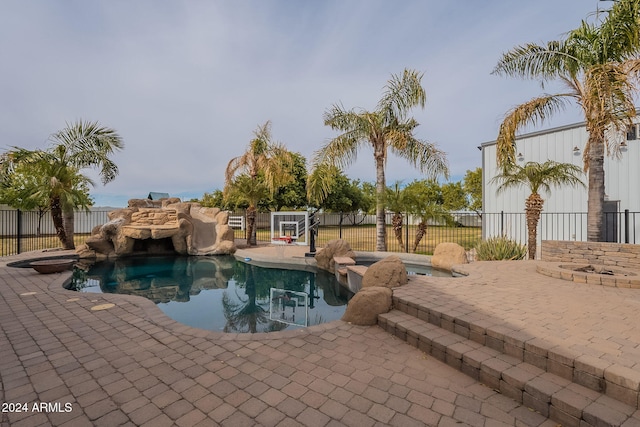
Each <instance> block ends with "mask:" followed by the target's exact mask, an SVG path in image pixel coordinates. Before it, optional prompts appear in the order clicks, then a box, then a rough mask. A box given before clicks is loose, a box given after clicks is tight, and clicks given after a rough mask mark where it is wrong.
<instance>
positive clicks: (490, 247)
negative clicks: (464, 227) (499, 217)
mask: <svg viewBox="0 0 640 427" xmlns="http://www.w3.org/2000/svg"><path fill="white" fill-rule="evenodd" d="M526 255H527V246H526V245H521V244H519V243H518V242H516V241H514V240H510V239H508V238H506V237H504V236H501V237H492V238H489V239H487V240H484V241H482V242H480V243H479V244H478V246H476V259H477V260H478V261H499V260H517V259H524V258H525V257H526Z"/></svg>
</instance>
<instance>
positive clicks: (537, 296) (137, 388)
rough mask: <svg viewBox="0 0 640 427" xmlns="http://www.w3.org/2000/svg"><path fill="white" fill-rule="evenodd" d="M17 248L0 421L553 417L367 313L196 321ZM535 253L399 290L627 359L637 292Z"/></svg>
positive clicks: (231, 422) (1, 341) (632, 349)
mask: <svg viewBox="0 0 640 427" xmlns="http://www.w3.org/2000/svg"><path fill="white" fill-rule="evenodd" d="M269 251H272V252H269ZM275 253H276V252H275V251H274V250H273V249H265V248H261V249H259V250H257V251H256V252H255V254H256V256H257V255H258V254H260V255H261V256H270V254H271V255H274V254H275ZM291 255H292V254H291V253H289V254H287V255H286V256H291ZM28 256H30V255H24V256H23V257H28ZM293 256H296V254H295V253H294V254H293ZM16 259H17V258H15V257H14V258H11V259H8V258H7V259H2V265H1V266H0V379H1V382H0V401H1V402H3V404H4V405H5V406H4V407H3V409H5V410H6V412H5V411H3V412H2V414H1V418H0V420H1V422H2V426H5V425H7V426H8V425H11V426H39V425H56V426H58V425H64V426H83V425H87V426H90V425H104V426H115V425H148V426H164V425H166V426H171V425H178V426H193V425H202V426H211V425H223V426H227V425H228V426H246V425H265V426H270V425H274V426H275V425H282V426H287V425H304V426H329V425H351V426H373V425H379V426H383V425H398V426H411V425H439V426H446V425H457V426H459V425H479V426H499V425H545V426H555V425H556V424H557V423H555V422H552V421H550V420H548V419H546V418H545V417H544V416H542V415H540V414H539V413H536V412H535V411H533V410H530V409H528V408H527V407H526V406H523V405H522V404H520V403H518V402H516V401H514V400H513V399H511V398H509V397H507V396H505V395H503V394H500V393H497V392H496V391H494V390H492V389H491V388H489V387H487V386H485V385H483V384H481V383H480V382H478V381H476V380H474V379H473V378H471V377H469V376H467V375H465V374H463V373H461V372H460V371H458V370H456V369H454V368H452V367H451V366H449V365H447V364H445V363H442V362H441V361H439V360H437V359H435V358H434V357H432V356H429V355H426V354H425V353H423V352H421V351H420V350H418V349H417V348H415V347H413V346H411V345H409V344H407V343H406V342H404V341H402V340H400V339H398V338H397V337H395V336H393V335H391V334H389V333H387V332H386V331H384V330H383V329H381V328H380V327H378V326H373V327H361V326H354V325H350V324H347V323H344V322H341V321H335V322H331V323H328V324H325V325H319V326H314V327H311V328H307V329H303V330H298V331H285V332H275V333H270V334H253V335H251V334H223V333H216V332H210V331H204V330H199V329H195V328H191V327H188V326H185V325H182V324H179V323H177V322H175V321H173V320H171V319H169V318H168V317H166V316H165V315H164V314H163V313H162V312H161V311H160V310H159V309H158V308H157V307H155V305H154V304H153V303H152V302H151V301H148V300H146V299H143V298H140V297H131V296H124V295H112V294H109V295H106V294H84V293H74V292H70V291H67V290H64V289H63V288H62V284H63V283H64V282H65V281H66V279H67V278H68V277H69V273H60V274H54V275H40V274H38V273H36V272H34V271H32V270H30V269H20V268H9V267H6V266H5V264H6V262H8V261H13V260H16ZM531 266H532V264H530V263H527V262H518V263H509V264H504V263H474V264H471V265H469V266H468V267H466V268H467V269H469V270H470V273H472V275H471V276H470V277H468V278H458V279H436V278H429V279H412V282H411V283H410V285H408V286H407V287H406V289H405V288H403V290H402V292H404V293H405V296H406V295H410V296H411V298H414V299H416V301H421V300H424V301H425V302H426V301H429V302H430V304H436V305H437V304H439V305H441V306H443V307H444V306H446V307H447V310H450V311H454V312H458V313H461V314H465V315H467V316H470V317H471V318H473V319H476V320H480V317H481V316H482V319H485V320H486V321H487V322H488V323H487V325H489V326H496V325H498V324H503V325H507V326H509V327H511V326H513V327H514V328H511V329H517V330H518V331H521V332H522V331H524V332H527V333H530V334H532V335H536V336H540V337H543V338H545V339H548V340H550V341H551V342H552V343H556V345H558V346H566V347H567V348H568V349H570V350H572V351H577V352H582V353H584V354H588V355H591V356H593V357H597V358H601V359H602V360H606V361H610V362H612V363H613V361H615V363H619V364H620V365H622V366H624V367H627V368H629V369H630V370H632V371H635V370H637V368H638V367H637V366H636V363H637V362H640V356H638V344H640V334H638V333H637V329H636V328H635V327H634V324H633V323H634V322H633V320H634V319H636V318H637V316H636V313H637V307H638V304H639V303H640V292H637V291H634V290H628V289H627V290H624V289H610V288H603V287H597V289H595V288H596V287H595V286H587V285H577V284H575V283H572V282H564V281H560V280H557V279H552V278H549V277H544V276H539V275H536V276H533V278H530V277H529V276H530V274H529V273H530V271H529V270H530V268H532V267H531ZM533 268H534V267H533ZM534 270H535V268H534ZM452 280H454V281H455V283H454V284H452V283H450V282H451V281H452ZM420 281H428V282H429V284H425V283H418V282H420ZM636 293H637V295H636ZM577 295H580V298H578V297H577ZM583 296H584V298H585V299H581V298H583ZM102 304H114V306H113V307H111V308H107V309H104V310H98V311H94V310H92V308H95V307H96V306H100V305H102ZM474 316H475V317H474ZM492 322H493V323H492ZM516 327H517V328H516ZM511 329H510V330H511ZM10 403H13V404H15V403H26V404H27V411H24V412H16V408H15V407H13V406H12V407H9V404H10ZM34 403H38V404H40V403H51V404H53V403H58V404H60V405H59V406H55V405H49V407H47V408H43V411H42V412H38V411H35V410H34V407H33V405H34ZM66 403H69V404H70V408H65V404H66ZM39 408H40V407H39V406H38V407H37V408H36V409H39ZM67 409H70V410H67ZM9 410H11V411H9ZM629 425H631V424H629Z"/></svg>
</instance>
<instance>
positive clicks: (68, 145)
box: [3, 120, 124, 249]
mask: <svg viewBox="0 0 640 427" xmlns="http://www.w3.org/2000/svg"><path fill="white" fill-rule="evenodd" d="M49 141H50V142H51V147H50V148H49V149H48V150H27V149H24V148H19V147H13V149H12V150H11V151H10V152H9V153H8V156H7V158H8V159H9V162H8V163H6V164H3V169H5V170H7V168H8V169H12V168H14V167H18V166H19V165H23V166H25V167H27V168H31V170H32V171H34V173H35V171H37V173H38V174H42V175H41V177H43V178H44V179H42V180H41V181H42V182H43V186H42V187H41V188H40V190H39V191H37V192H35V193H34V194H33V197H34V198H40V197H43V196H45V197H47V198H48V199H49V207H50V210H51V217H52V220H53V224H54V227H55V229H56V234H57V236H58V239H59V240H60V242H61V243H62V245H63V247H64V249H74V248H75V244H74V241H73V235H74V210H75V209H77V208H87V207H88V206H89V205H90V204H91V200H90V198H89V197H88V195H87V194H88V192H87V189H88V185H89V184H91V185H93V181H91V180H90V179H89V178H87V177H86V176H84V175H82V173H81V171H82V170H83V169H86V168H98V169H99V174H100V177H101V180H102V183H103V184H107V183H108V182H110V181H112V180H113V179H115V177H116V176H117V175H118V167H117V166H116V164H115V163H114V162H113V161H112V160H111V158H110V156H111V155H112V154H113V153H115V152H116V151H118V150H121V149H122V148H123V147H124V143H123V142H122V138H121V137H120V136H119V135H118V133H117V132H116V131H115V130H113V129H111V128H107V127H103V126H100V125H99V123H98V122H88V121H83V120H78V121H76V122H75V123H71V124H69V123H67V126H66V127H65V128H64V129H62V130H61V131H59V132H56V133H54V134H53V135H51V136H50V137H49Z"/></svg>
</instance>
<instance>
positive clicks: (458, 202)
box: [440, 182, 468, 211]
mask: <svg viewBox="0 0 640 427" xmlns="http://www.w3.org/2000/svg"><path fill="white" fill-rule="evenodd" d="M440 189H441V191H442V206H443V207H444V208H445V209H447V210H449V211H461V210H463V209H465V208H466V207H467V205H468V203H467V196H466V193H465V191H464V188H463V186H462V183H461V182H447V183H445V184H442V185H441V186H440Z"/></svg>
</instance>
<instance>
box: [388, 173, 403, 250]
mask: <svg viewBox="0 0 640 427" xmlns="http://www.w3.org/2000/svg"><path fill="white" fill-rule="evenodd" d="M401 184H402V183H401V182H400V181H396V182H395V183H394V184H393V186H392V187H387V192H386V199H385V200H386V207H387V209H389V210H390V211H391V212H393V217H392V218H391V224H392V226H393V233H394V235H395V236H396V240H397V241H398V244H399V245H400V250H401V251H404V250H405V249H404V242H403V239H402V224H403V223H404V217H403V215H402V213H403V212H406V210H407V208H408V206H407V205H408V203H407V197H406V193H405V192H404V190H403V189H402V188H401V187H400V185H401Z"/></svg>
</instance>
